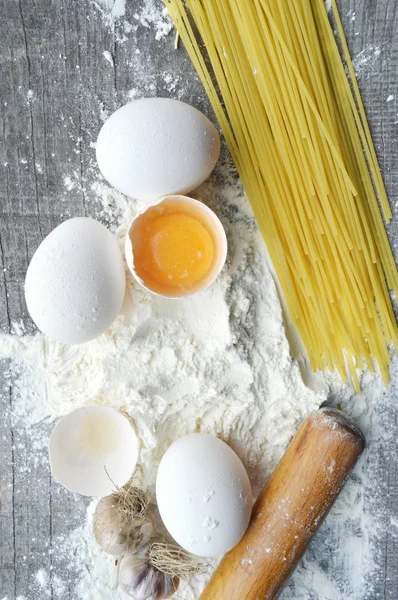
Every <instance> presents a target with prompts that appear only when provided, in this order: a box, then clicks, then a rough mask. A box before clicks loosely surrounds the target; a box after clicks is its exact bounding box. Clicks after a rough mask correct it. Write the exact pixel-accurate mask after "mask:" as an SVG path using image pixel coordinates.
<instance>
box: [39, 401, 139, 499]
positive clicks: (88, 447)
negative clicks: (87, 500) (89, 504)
mask: <svg viewBox="0 0 398 600" xmlns="http://www.w3.org/2000/svg"><path fill="white" fill-rule="evenodd" d="M139 449H140V444H139V440H138V437H137V434H136V432H135V430H134V428H133V426H132V424H131V423H130V421H129V420H128V419H127V418H126V417H125V416H124V415H122V414H121V413H120V412H119V411H117V410H115V409H114V408H110V407H108V406H99V405H90V406H84V407H83V408H78V409H77V410H74V411H72V412H71V413H69V414H68V415H66V416H65V417H63V418H62V419H61V420H60V421H59V423H58V424H57V425H56V426H55V428H54V430H53V432H52V434H51V438H50V448H49V453H50V465H51V473H52V475H53V477H54V479H56V480H57V481H58V482H59V483H61V484H62V485H63V486H64V487H66V489H68V490H70V491H71V492H78V493H79V494H82V495H83V496H108V495H110V494H112V493H113V492H115V491H116V490H117V488H120V487H122V486H123V485H125V484H126V483H127V482H128V481H129V479H130V477H131V476H132V475H133V473H134V470H135V467H136V464H137V460H138V456H139Z"/></svg>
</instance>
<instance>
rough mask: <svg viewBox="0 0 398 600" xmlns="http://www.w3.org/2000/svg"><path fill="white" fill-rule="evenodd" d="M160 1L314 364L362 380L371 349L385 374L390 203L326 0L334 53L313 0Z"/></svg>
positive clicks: (391, 323)
mask: <svg viewBox="0 0 398 600" xmlns="http://www.w3.org/2000/svg"><path fill="white" fill-rule="evenodd" d="M166 4H167V6H168V10H169V12H170V14H171V16H172V18H173V20H174V22H175V25H176V27H177V29H178V31H179V33H180V36H181V38H182V40H183V42H184V45H185V47H186V49H187V51H188V53H189V55H190V57H191V60H192V61H193V63H194V65H195V67H196V69H197V72H198V74H199V76H200V78H201V80H202V82H203V84H204V86H205V88H206V91H207V93H208V95H209V98H210V101H211V103H212V106H213V109H214V111H215V113H216V116H217V118H218V120H219V123H220V126H221V128H222V130H223V133H224V137H225V139H226V141H227V144H228V146H229V149H230V152H231V155H232V157H233V159H234V161H235V163H236V166H237V169H238V171H239V174H240V177H241V180H242V182H243V185H244V188H245V191H246V193H247V196H248V198H249V200H250V203H251V205H252V207H253V211H254V213H255V216H256V219H257V222H258V225H259V228H260V230H261V232H262V234H263V237H264V240H265V242H266V244H267V247H268V252H269V254H270V257H271V260H272V262H273V265H274V268H275V271H276V273H277V276H278V279H279V283H280V285H281V287H282V290H283V293H284V296H285V299H286V303H287V306H288V309H289V313H290V318H291V319H292V321H293V323H294V324H295V325H296V326H297V328H298V331H299V333H300V335H301V338H302V340H303V342H304V345H305V347H306V350H307V353H308V356H309V359H310V361H311V365H312V367H313V369H314V370H316V369H324V368H325V367H328V368H330V369H334V368H335V367H337V369H338V370H339V372H340V374H341V375H342V377H343V378H344V379H345V377H346V374H347V373H348V372H351V374H352V377H353V378H354V381H355V384H356V386H357V388H359V382H358V378H357V373H356V369H362V368H364V367H365V365H366V364H367V365H368V367H369V369H371V370H373V369H374V362H375V361H377V362H378V364H379V367H380V370H381V373H382V375H383V378H384V380H385V382H386V383H387V382H388V380H389V373H388V365H389V363H390V355H389V350H388V345H389V344H390V343H392V344H395V345H396V343H397V326H396V321H395V317H394V313H393V310H392V306H391V301H390V297H389V289H391V290H397V287H398V286H397V283H398V277H397V270H396V265H395V262H394V258H393V255H392V252H391V249H390V246H389V242H388V238H387V235H386V232H385V228H384V223H383V218H382V216H381V213H380V209H379V202H380V206H381V209H382V212H383V216H384V219H385V221H386V222H387V223H388V222H389V220H390V219H391V211H390V207H389V203H388V198H387V194H386V191H385V187H384V183H383V179H382V176H381V173H380V168H379V165H378V161H377V157H376V152H375V149H374V146H373V142H372V138H371V134H370V130H369V126H368V123H367V120H366V115H365V111H364V108H363V104H362V101H361V97H360V93H359V88H358V84H357V81H356V78H355V73H354V69H353V66H352V62H351V59H350V56H349V51H348V46H347V43H346V40H345V38H344V32H343V27H342V25H341V21H340V18H339V15H338V11H337V7H336V4H335V2H334V0H333V14H334V19H335V22H336V24H337V30H338V34H339V38H340V44H341V47H342V49H343V53H344V57H343V58H344V61H343V59H342V58H341V56H340V51H339V46H338V44H337V42H336V39H335V37H334V34H333V30H332V28H331V25H330V22H329V17H328V13H327V11H326V8H325V4H324V0H294V1H290V0H250V2H248V1H246V0H245V1H242V0H222V2H220V1H219V0H185V2H183V0H166ZM200 38H201V39H200ZM344 63H345V64H346V68H347V69H348V71H349V76H347V73H346V69H345V66H344ZM208 65H209V66H208Z"/></svg>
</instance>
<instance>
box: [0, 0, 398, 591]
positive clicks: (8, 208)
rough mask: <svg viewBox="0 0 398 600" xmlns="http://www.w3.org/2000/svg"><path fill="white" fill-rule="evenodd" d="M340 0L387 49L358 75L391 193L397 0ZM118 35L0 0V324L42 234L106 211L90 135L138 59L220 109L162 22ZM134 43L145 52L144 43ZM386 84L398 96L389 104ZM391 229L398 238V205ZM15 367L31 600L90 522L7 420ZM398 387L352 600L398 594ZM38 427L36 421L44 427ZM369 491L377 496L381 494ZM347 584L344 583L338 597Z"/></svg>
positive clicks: (11, 529)
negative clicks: (156, 29) (370, 570)
mask: <svg viewBox="0 0 398 600" xmlns="http://www.w3.org/2000/svg"><path fill="white" fill-rule="evenodd" d="M141 4H142V0H129V1H128V2H127V6H126V10H127V18H128V19H129V20H130V21H131V22H133V21H134V19H133V13H134V12H135V11H136V10H137V7H139V6H140V5H141ZM339 5H340V7H341V8H342V17H343V21H344V25H345V29H346V32H347V36H348V39H349V43H350V47H351V49H352V54H353V56H356V55H358V54H359V53H360V52H361V51H363V50H364V49H365V50H366V49H367V50H369V48H370V47H372V48H373V49H376V48H380V50H381V52H380V55H379V57H374V56H372V57H371V59H370V60H369V61H368V63H366V64H364V65H363V67H362V68H361V72H360V78H359V81H360V86H361V90H362V92H363V96H364V101H365V105H366V108H367V111H368V114H369V118H370V122H371V127H372V131H373V134H374V138H375V143H376V146H377V150H378V153H379V156H380V160H381V164H382V167H383V171H384V174H385V179H386V184H387V187H388V191H389V194H390V198H391V200H392V203H393V205H395V203H396V202H397V200H398V168H397V164H398V144H397V132H398V123H397V122H398V75H397V68H396V65H397V64H398V6H397V3H396V2H395V0H340V1H339ZM354 12H355V15H354ZM354 16H355V19H354V18H353V17H354ZM121 34H122V25H121V24H118V23H116V25H115V27H114V28H112V27H107V26H106V25H105V24H104V21H103V19H102V17H101V16H100V14H99V12H98V10H97V9H96V8H95V7H94V4H93V2H91V1H90V0H81V1H79V2H76V0H56V1H54V2H51V3H49V2H48V0H3V2H2V4H1V5H0V329H1V331H5V332H8V331H10V327H11V324H12V323H13V322H15V321H19V320H20V319H22V320H23V323H24V325H25V329H26V331H27V332H33V331H34V326H33V324H32V322H31V320H30V319H29V317H28V315H27V311H26V306H25V302H24V298H23V280H24V275H25V272H26V268H27V265H28V262H29V259H30V258H31V256H32V254H33V252H34V250H35V249H36V248H37V246H38V245H39V243H40V241H41V239H42V238H43V237H44V236H45V235H46V234H47V233H48V232H49V231H50V230H51V229H52V228H53V227H55V226H56V225H57V224H58V223H59V222H61V221H62V220H64V218H66V217H68V216H74V215H81V214H85V213H87V214H91V215H95V214H96V211H97V210H98V204H97V203H96V200H95V195H94V193H93V191H92V190H91V188H90V183H91V182H92V181H93V180H94V173H95V172H96V167H95V162H94V151H93V149H92V148H91V147H90V142H94V141H95V139H96V135H97V133H98V130H99V128H100V125H101V111H102V110H106V111H109V112H111V111H112V110H114V109H115V108H116V107H118V106H119V105H120V104H122V103H123V102H125V101H126V100H127V97H128V96H127V92H128V90H130V89H132V88H134V87H137V85H139V86H140V88H142V89H143V81H138V82H137V75H136V69H137V64H138V61H145V64H146V72H145V80H146V82H147V83H149V82H153V83H154V87H153V89H151V90H150V91H149V94H150V95H162V96H164V95H170V92H169V91H168V89H167V86H166V85H165V82H164V73H166V72H167V71H168V69H169V65H170V64H171V63H173V64H175V65H177V66H178V69H179V71H180V72H181V74H182V79H187V78H188V79H189V81H190V82H192V83H191V84H190V85H189V86H188V87H187V86H183V85H181V86H180V87H179V86H178V85H177V88H176V93H178V92H179V91H181V92H182V94H183V95H182V96H181V99H183V100H185V101H187V102H190V103H192V104H194V105H195V106H197V107H198V108H200V109H204V110H205V112H208V113H210V109H209V106H208V102H207V99H206V96H205V94H204V92H203V90H202V88H201V86H200V84H199V83H198V81H197V78H196V77H195V75H194V71H193V69H192V66H191V65H190V63H189V60H188V58H187V57H186V55H185V53H184V52H183V51H180V52H177V53H175V52H174V51H173V44H172V40H171V39H169V38H167V39H166V40H162V41H161V42H158V41H156V40H155V39H154V33H153V31H150V30H148V29H147V28H145V27H142V26H139V27H138V29H137V31H136V32H130V33H128V34H127V37H128V39H127V41H125V42H124V43H122V44H120V43H119V42H118V41H117V40H118V37H119V36H120V35H121ZM137 48H139V49H140V50H141V54H140V55H137V54H136V53H135V52H136V50H137ZM104 50H108V51H111V52H112V54H113V56H114V58H115V69H113V68H112V67H111V66H110V65H109V64H108V63H106V61H105V60H104V57H103V51H104ZM369 54H372V51H370V53H369ZM373 54H374V51H373ZM142 77H143V75H142V74H141V78H142ZM390 94H393V95H394V96H395V98H394V100H393V101H391V102H389V103H387V102H386V100H387V97H388V96H389V95H390ZM171 95H172V94H171ZM65 176H69V177H71V178H72V179H73V180H74V181H75V182H76V185H75V186H74V187H73V189H70V190H68V189H67V188H66V187H65V185H64V178H65ZM389 232H390V236H391V239H392V242H393V245H394V247H395V246H396V244H397V242H398V235H397V232H398V211H397V210H395V215H394V220H393V223H392V224H391V225H390V226H389ZM3 269H5V270H3ZM7 372H8V364H7V362H4V363H3V362H2V363H0V382H1V383H0V407H1V408H0V411H1V412H0V414H1V415H2V418H0V459H1V460H0V499H1V505H0V598H2V597H3V596H4V597H8V600H14V599H15V598H16V597H17V595H18V594H21V595H24V596H25V598H27V600H38V598H40V600H41V597H40V595H39V594H40V592H39V591H38V589H37V587H36V588H35V587H34V584H33V580H34V574H35V572H37V570H38V569H39V568H45V569H46V571H47V572H50V571H51V569H50V567H53V570H54V572H57V573H59V574H60V575H61V576H62V575H64V577H63V579H65V580H67V578H68V574H67V572H66V570H65V565H63V564H62V562H61V561H60V558H59V556H58V555H57V551H56V546H53V547H52V553H51V552H50V553H49V551H48V550H49V547H48V544H49V543H50V544H53V540H56V539H57V537H58V536H59V535H62V534H64V533H67V532H68V531H70V530H72V529H73V528H74V527H75V526H77V525H78V524H79V523H81V522H82V520H83V518H84V511H85V506H86V501H84V500H83V499H81V498H79V497H77V496H73V495H71V494H68V493H67V492H65V491H64V490H63V489H62V488H60V487H59V486H57V485H56V484H55V483H54V482H53V481H51V478H50V475H49V469H48V464H47V459H46V452H45V450H44V449H43V451H42V453H40V455H39V456H41V458H42V461H40V462H37V461H35V460H34V459H33V455H35V456H37V453H36V452H33V451H32V439H31V438H30V437H29V436H27V435H26V433H25V431H24V428H23V424H22V423H18V424H14V426H11V424H10V421H9V419H8V416H7V414H8V407H9V405H10V403H11V402H17V398H16V396H15V391H14V392H13V391H12V390H13V387H12V379H10V377H9V376H8V375H7ZM397 391H398V390H397V387H396V386H394V385H393V386H392V387H391V389H390V391H389V392H388V395H387V397H386V402H383V405H382V407H381V409H380V413H378V414H377V418H376V421H375V423H374V427H376V425H377V422H378V423H382V425H383V427H385V428H387V429H388V431H389V432H390V435H389V436H388V438H387V441H386V442H384V445H381V444H380V443H379V442H378V440H377V439H373V438H372V430H371V431H370V433H369V436H370V437H369V439H370V448H369V450H368V452H367V455H366V459H365V460H366V461H367V463H366V469H367V472H369V473H372V482H374V488H375V489H376V490H377V493H376V492H373V490H372V489H370V488H369V489H367V490H366V494H365V501H366V502H367V503H368V507H374V510H375V517H377V519H378V520H379V521H380V523H381V524H382V525H383V529H382V530H381V532H380V540H379V545H378V550H377V553H376V560H377V564H378V572H377V575H376V577H375V581H374V582H373V584H372V587H371V588H369V594H368V596H367V597H366V598H361V599H359V598H352V600H376V599H379V598H380V599H381V598H389V599H390V600H396V598H398V569H397V566H398V559H397V556H398V554H397V545H398V538H397V536H396V535H394V531H395V530H394V527H392V526H391V519H394V518H395V519H397V518H398V514H397V511H398V508H397V507H398V489H397V488H398V467H397V464H396V462H395V461H396V450H397V449H396V441H395V435H394V432H395V431H396V430H397V421H398V407H397V405H396V392H397ZM39 427H40V428H46V427H48V426H47V425H45V424H42V425H40V426H39ZM42 432H43V430H40V432H39V430H38V434H39V433H40V436H42ZM358 485H359V484H358ZM372 496H375V497H376V499H377V503H376V502H375V503H374V504H372V501H373V499H372ZM397 522H398V521H397ZM339 536H341V531H340V529H339V528H338V527H337V525H336V524H335V523H334V522H333V520H331V521H328V522H327V523H325V525H324V527H323V529H322V530H321V531H320V533H319V535H318V536H317V538H316V539H315V540H314V541H313V543H312V544H311V547H310V551H309V552H310V554H309V556H310V559H311V560H313V561H314V562H316V563H317V564H319V565H321V566H322V567H323V568H324V571H325V573H327V574H328V576H329V578H330V579H332V580H336V581H337V580H340V581H344V580H345V579H346V580H349V574H347V571H346V570H347V569H348V568H349V567H348V566H347V564H344V563H342V561H341V554H340V553H339V543H340V541H341V540H340V537H339ZM25 556H26V559H25V558H24V557H25ZM294 582H295V578H293V583H292V586H291V589H295V588H294ZM72 589H73V586H72V583H71V586H70V589H69V592H68V591H67V590H66V591H65V592H64V596H63V598H64V600H69V599H70V600H74V599H73V598H72V595H71V594H72V592H71V590H72ZM296 589H297V590H298V588H296ZM313 592H314V593H313V596H308V597H307V598H306V599H305V600H308V598H310V597H313V598H314V599H317V600H318V598H319V599H320V598H322V592H321V590H320V591H319V590H318V592H319V595H318V594H317V590H314V591H313ZM297 593H298V592H297ZM46 597H48V596H46ZM290 597H291V596H290ZM300 597H301V596H300ZM348 597H349V594H347V593H345V594H344V593H343V592H342V594H341V600H343V598H344V599H345V600H346V599H347V598H348ZM297 598H299V596H298V595H297ZM350 600H351V598H350Z"/></svg>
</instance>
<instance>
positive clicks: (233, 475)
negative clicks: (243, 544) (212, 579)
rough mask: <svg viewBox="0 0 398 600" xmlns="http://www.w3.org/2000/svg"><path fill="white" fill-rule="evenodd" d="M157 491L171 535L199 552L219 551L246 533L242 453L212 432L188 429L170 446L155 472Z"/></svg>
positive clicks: (248, 504) (247, 494)
mask: <svg viewBox="0 0 398 600" xmlns="http://www.w3.org/2000/svg"><path fill="white" fill-rule="evenodd" d="M156 497H157V503H158V507H159V512H160V515H161V517H162V519H163V522H164V524H165V526H166V528H167V530H168V531H169V533H170V535H171V536H172V537H173V538H174V539H175V540H176V542H178V543H179V544H180V545H181V546H182V547H183V548H185V550H188V551H189V552H192V553H193V554H196V555H198V556H207V557H211V556H220V555H222V554H225V552H228V551H229V550H231V548H233V547H234V546H235V545H236V544H237V543H238V542H239V541H240V540H241V538H242V536H243V535H244V533H245V531H246V529H247V526H248V524H249V520H250V515H251V510H252V493H251V486H250V481H249V478H248V476H247V473H246V471H245V468H244V466H243V465H242V463H241V461H240V459H239V458H238V456H237V455H236V454H235V452H234V451H233V450H232V449H231V448H230V447H229V446H227V444H225V443H224V442H223V441H221V440H219V439H218V438H216V437H213V436H211V435H203V434H191V435H187V436H185V437H183V438H181V439H179V440H177V441H176V442H174V444H172V445H171V446H170V448H169V449H168V450H167V452H166V453H165V455H164V456H163V458H162V460H161V462H160V465H159V471H158V475H157V481H156Z"/></svg>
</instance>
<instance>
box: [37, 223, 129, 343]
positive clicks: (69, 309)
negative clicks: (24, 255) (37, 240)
mask: <svg viewBox="0 0 398 600" xmlns="http://www.w3.org/2000/svg"><path fill="white" fill-rule="evenodd" d="M125 286H126V275H125V271H124V265H123V259H122V255H121V252H120V249H119V246H118V244H117V242H116V240H115V238H114V236H113V235H112V234H111V233H110V231H108V229H107V228H106V227H104V225H102V224H101V223H98V221H94V220H93V219H89V218H85V217H77V218H74V219H69V220H68V221H65V222H64V223H61V225H59V226H58V227H56V228H55V229H54V230H53V231H52V232H51V233H50V234H49V235H48V236H47V237H46V238H45V239H44V240H43V241H42V243H41V244H40V246H39V247H38V249H37V250H36V252H35V254H34V255H33V258H32V260H31V262H30V264H29V267H28V271H27V273H26V280H25V298H26V304H27V307H28V310H29V313H30V316H31V317H32V319H33V321H34V322H35V323H36V325H37V327H38V328H39V329H40V330H41V331H42V332H43V333H45V334H47V335H48V336H49V337H51V338H53V339H54V340H57V341H58V342H62V343H64V344H80V343H82V342H87V341H89V340H91V339H93V338H95V337H97V336H98V335H100V334H101V333H103V332H104V331H105V330H106V329H107V328H108V327H109V326H110V325H111V324H112V322H113V321H114V320H115V318H116V316H117V315H118V313H119V311H120V308H121V306H122V303H123V298H124V293H125Z"/></svg>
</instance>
